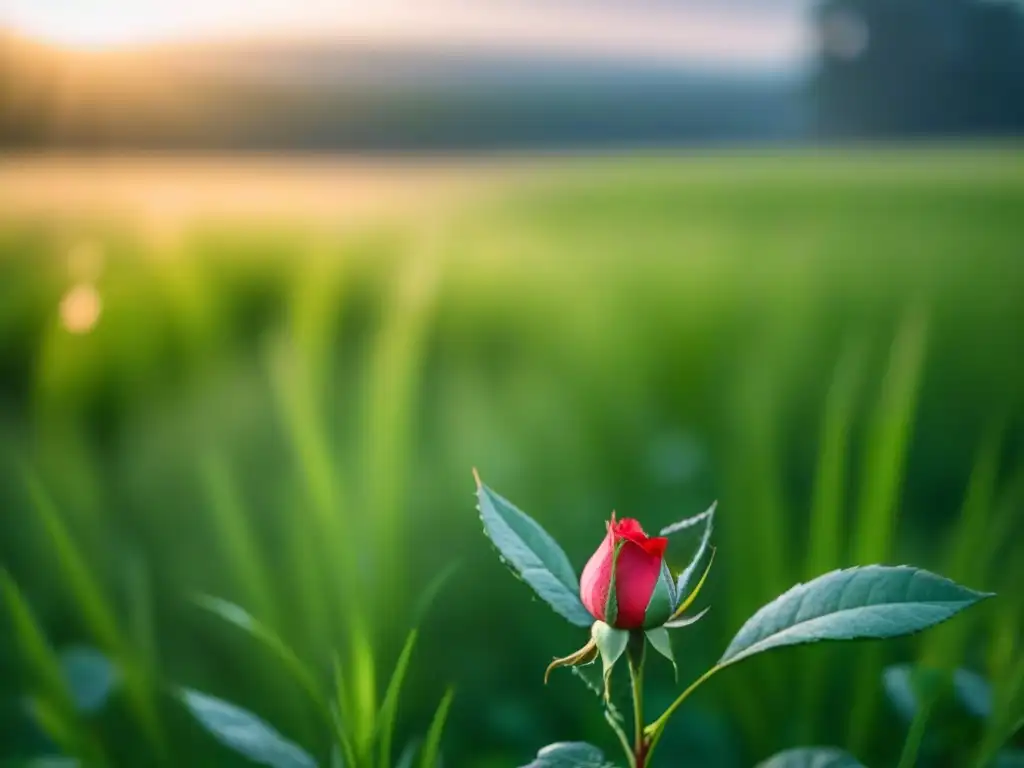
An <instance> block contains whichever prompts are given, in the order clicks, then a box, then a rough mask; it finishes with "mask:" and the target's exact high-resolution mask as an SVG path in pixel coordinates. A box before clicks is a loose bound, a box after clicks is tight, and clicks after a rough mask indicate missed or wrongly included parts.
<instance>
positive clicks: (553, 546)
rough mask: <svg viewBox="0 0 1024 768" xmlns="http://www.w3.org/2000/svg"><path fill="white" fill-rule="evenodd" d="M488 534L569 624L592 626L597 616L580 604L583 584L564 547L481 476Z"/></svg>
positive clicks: (481, 502) (481, 506)
mask: <svg viewBox="0 0 1024 768" xmlns="http://www.w3.org/2000/svg"><path fill="white" fill-rule="evenodd" d="M477 499H478V501H479V510H480V518H481V520H483V523H484V531H485V532H486V533H487V535H488V537H490V539H491V541H493V542H494V546H496V547H497V548H498V551H499V552H500V553H501V556H502V559H503V560H504V561H505V563H506V564H507V565H509V567H511V568H512V570H513V571H515V572H516V574H518V575H519V576H520V578H522V579H523V581H525V582H526V583H527V584H529V585H530V586H531V587H532V588H533V591H534V592H536V593H537V594H538V595H539V596H540V597H541V599H542V600H544V601H545V602H546V603H547V604H548V605H550V606H551V607H552V608H554V609H555V611H556V612H557V613H558V614H559V615H560V616H562V618H564V619H565V620H566V621H568V622H570V623H571V624H575V625H576V626H578V627H589V626H590V625H591V624H592V623H593V621H594V617H593V616H591V615H590V612H589V611H587V609H586V608H585V607H584V606H583V603H582V602H580V597H579V595H580V584H579V581H578V580H577V578H576V572H575V571H574V570H573V568H572V565H571V564H570V562H569V558H568V557H567V556H566V554H565V552H564V551H562V548H561V547H560V546H558V543H557V542H556V541H555V540H554V539H553V538H551V536H550V535H549V534H548V533H547V531H545V530H544V529H543V528H541V527H540V525H538V524H537V523H536V522H535V521H534V520H533V519H532V518H531V517H529V516H528V515H527V514H526V513H524V512H521V511H520V510H518V509H516V507H515V506H514V505H513V504H512V503H511V502H509V501H508V500H506V499H504V498H502V497H501V496H499V495H498V494H496V493H495V492H494V491H492V490H491V489H490V488H488V487H487V486H486V485H483V483H481V482H480V478H479V477H477Z"/></svg>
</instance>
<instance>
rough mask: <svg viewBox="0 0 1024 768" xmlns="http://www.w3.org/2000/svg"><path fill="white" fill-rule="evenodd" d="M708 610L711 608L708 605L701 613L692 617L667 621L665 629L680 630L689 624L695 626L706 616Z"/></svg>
mask: <svg viewBox="0 0 1024 768" xmlns="http://www.w3.org/2000/svg"><path fill="white" fill-rule="evenodd" d="M710 610H711V606H710V605H709V606H708V607H707V608H705V609H704V610H703V611H701V612H700V613H695V614H694V615H693V616H683V617H682V618H681V619H676V620H675V621H669V622H667V623H666V624H665V629H680V628H681V627H688V626H690V625H691V624H696V623H697V622H698V621H700V620H701V619H703V618H704V616H706V615H707V612H708V611H710Z"/></svg>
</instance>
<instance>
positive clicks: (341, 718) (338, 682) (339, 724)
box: [332, 654, 361, 768]
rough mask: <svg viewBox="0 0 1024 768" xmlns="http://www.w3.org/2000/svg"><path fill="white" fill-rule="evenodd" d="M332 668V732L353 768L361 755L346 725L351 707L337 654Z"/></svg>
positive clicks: (358, 763)
mask: <svg viewBox="0 0 1024 768" xmlns="http://www.w3.org/2000/svg"><path fill="white" fill-rule="evenodd" d="M332 669H333V671H334V734H335V738H336V739H337V743H338V745H339V746H340V747H341V750H342V754H343V755H344V757H345V765H346V766H349V768H355V767H356V766H359V765H360V757H361V756H360V755H359V754H357V752H356V748H355V746H354V745H353V744H352V732H351V726H350V725H346V724H347V723H350V722H351V721H350V719H349V714H350V712H351V708H350V707H349V703H348V698H349V697H348V693H347V690H346V685H345V678H344V676H343V675H342V672H341V661H340V659H338V656H337V654H335V656H334V658H333V659H332Z"/></svg>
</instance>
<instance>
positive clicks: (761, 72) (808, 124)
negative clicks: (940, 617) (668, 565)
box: [0, 0, 1024, 768]
mask: <svg viewBox="0 0 1024 768" xmlns="http://www.w3.org/2000/svg"><path fill="white" fill-rule="evenodd" d="M1022 134H1024V7H1022V5H1021V3H1019V2H1015V1H1014V0H825V1H824V2H812V1H811V0H763V1H761V2H758V1H757V0H717V1H716V2H711V0H639V1H638V0H631V1H630V2H627V1H626V0H589V1H588V2H582V1H577V0H557V2H545V3H541V2H534V1H533V0H521V1H520V2H515V3H512V2H505V1H504V0H488V1H487V2H480V0H476V2H472V1H471V0H461V1H458V0H415V1H414V0H404V1H403V0H388V1H387V2H377V3H373V4H370V3H359V2H354V0H306V2H304V3H301V4H298V3H290V2H286V1H285V0H259V1H257V0H249V1H248V2H243V1H242V0H204V1H203V2H197V1H193V0H178V1H177V2H175V3H165V2H157V0H132V1H131V2H129V0H45V1H44V2H40V0H4V2H3V4H2V7H0V152H2V154H0V586H2V587H3V590H2V594H3V598H4V599H3V600H0V608H2V609H0V761H3V760H8V761H11V764H12V765H15V764H16V765H20V764H22V763H21V762H18V761H23V760H26V759H28V758H31V757H33V756H37V755H44V754H48V755H53V754H58V753H59V752H60V751H61V750H63V751H64V752H65V753H69V754H72V755H74V756H77V757H79V758H81V759H83V760H84V761H86V762H90V761H92V762H95V763H96V764H101V765H103V764H105V765H110V766H115V765H116V766H121V765H123V766H141V765H147V766H148V765H154V766H161V765H197V766H200V765H217V766H226V765H236V764H237V765H244V764H246V763H245V762H244V761H243V760H241V759H240V758H236V757H235V756H233V755H232V754H231V753H230V752H229V751H227V750H225V749H224V748H223V747H222V746H220V745H219V744H218V743H217V742H216V741H215V740H213V739H212V738H211V737H210V736H209V735H208V734H206V733H205V732H203V731H201V730H200V729H199V728H198V727H197V726H196V725H195V724H194V723H193V722H192V721H191V720H190V718H189V717H188V714H187V713H186V712H185V711H184V709H183V707H182V706H181V703H180V702H179V701H178V700H177V699H176V698H175V697H174V695H173V692H174V691H175V690H176V689H177V688H178V687H179V686H187V687H190V688H195V689H198V690H201V691H204V692H207V693H209V694H211V695H214V696H217V697H220V698H223V699H226V700H228V701H232V702H235V703H237V704H238V705H240V706H243V707H245V708H247V709H249V710H251V711H252V712H254V713H256V714H258V715H259V716H260V717H261V718H263V719H265V720H266V721H268V722H270V723H272V724H273V725H274V727H275V728H277V729H278V730H279V731H280V732H281V733H283V734H284V735H286V736H287V737H288V738H289V739H292V740H294V741H295V742H297V743H300V744H302V745H303V747H304V748H305V749H307V750H308V751H309V752H311V753H312V754H314V755H315V756H316V757H317V759H318V760H319V761H320V764H322V765H326V764H327V760H328V758H327V756H328V753H329V738H330V736H329V734H328V732H327V730H326V729H325V728H324V727H321V726H320V725H319V721H317V719H316V713H315V712H313V711H312V708H311V706H310V704H309V703H308V701H307V699H306V698H305V697H304V696H303V692H302V690H301V687H300V686H297V685H296V683H295V681H294V679H293V677H291V676H290V675H289V671H288V669H287V668H286V666H287V665H282V663H281V662H280V660H279V659H278V658H276V657H275V656H274V655H273V654H272V653H268V651H267V650H266V648H265V647H264V646H263V645H261V644H260V643H258V642H254V640H253V638H251V637H248V636H247V635H246V634H245V633H243V632H240V631H239V630H238V628H237V627H232V626H230V625H229V624H225V623H224V622H222V621H219V620H218V618H217V617H215V616H211V615H210V613H209V612H204V611H203V610H201V609H200V608H199V607H197V605H196V604H195V601H194V598H195V596H196V595H197V594H211V595H216V596H218V597H221V598H224V599H227V600H230V601H232V602H234V603H237V604H238V605H240V606H242V607H244V608H245V609H246V610H247V611H248V612H249V613H251V614H252V616H254V617H255V618H256V619H258V620H259V621H260V622H261V623H262V625H263V626H265V627H266V628H269V630H272V631H273V632H274V633H276V635H277V636H279V638H280V639H281V641H282V642H284V643H286V644H287V645H288V646H290V647H291V648H293V649H294V650H295V653H296V654H297V655H298V656H299V657H301V658H302V659H303V660H304V661H306V662H307V663H308V665H309V666H310V667H311V668H312V669H313V670H315V674H316V676H317V679H318V681H319V680H322V681H323V682H324V684H325V686H329V685H333V683H332V682H331V680H332V671H331V670H332V663H333V661H332V660H334V659H336V660H337V664H336V667H337V669H339V670H340V671H341V678H342V683H341V691H342V692H341V696H342V698H343V699H344V700H345V701H346V702H348V705H349V715H350V717H351V722H349V723H347V724H346V727H350V728H351V729H352V730H353V731H354V732H356V733H357V734H362V735H363V736H366V735H367V734H369V736H366V738H371V737H372V734H373V729H374V727H375V726H374V722H375V721H374V716H373V712H374V711H375V710H376V708H377V707H378V706H379V705H380V703H381V701H382V699H383V698H384V690H385V687H386V685H387V683H388V680H389V678H390V676H391V674H392V671H393V669H394V668H395V666H396V663H397V660H398V658H399V654H400V651H401V648H402V644H403V642H404V640H405V638H406V634H407V633H408V632H409V630H410V629H411V628H412V627H413V626H414V625H416V626H419V635H418V640H417V644H416V646H415V648H414V652H413V655H412V657H411V663H410V665H409V669H408V675H407V677H406V680H405V684H404V686H403V689H402V693H401V696H400V705H399V715H398V719H397V723H396V726H395V729H396V744H398V745H403V744H406V743H408V742H410V741H412V740H415V739H417V738H421V737H422V736H423V735H424V733H425V731H426V730H427V728H428V725H429V723H430V722H431V718H432V717H433V715H434V713H435V710H436V709H437V708H438V702H439V701H440V700H441V698H442V696H443V695H444V693H445V691H446V690H447V688H448V687H449V686H452V687H454V690H455V698H454V703H453V705H452V709H451V711H450V714H449V717H448V720H447V728H446V730H445V733H444V737H443V739H442V753H443V755H444V758H445V764H446V765H449V766H468V767H470V768H473V767H480V768H483V767H484V766H514V765H521V764H522V763H525V762H528V760H529V758H530V757H531V756H532V755H533V754H534V753H535V752H536V750H537V749H538V748H539V747H540V746H542V745H544V744H546V743H548V742H552V741H557V740H565V739H569V740H577V739H579V740H589V741H592V742H594V743H596V744H599V745H601V746H602V747H604V748H606V749H607V750H608V751H609V754H615V752H614V748H615V742H614V739H613V738H612V737H611V732H610V731H609V730H608V729H607V728H606V725H605V723H604V720H603V714H602V709H601V706H600V702H599V700H598V698H597V697H596V696H595V695H594V694H593V693H592V692H590V691H588V689H587V687H586V686H585V685H584V684H583V681H581V680H579V679H576V677H574V676H573V675H572V674H570V673H568V672H566V673H564V674H563V673H555V674H554V675H553V677H552V680H551V682H550V684H549V685H548V686H547V687H545V686H544V685H543V684H542V677H543V671H544V668H545V666H546V665H547V663H548V662H549V661H550V660H551V658H552V657H554V656H562V655H565V654H567V653H569V652H571V651H573V650H575V649H576V648H578V647H579V646H580V645H582V644H583V642H584V639H585V638H584V637H582V635H581V632H580V631H579V630H575V629H573V628H571V627H567V626H563V623H562V621H561V620H560V619H559V618H558V617H557V616H556V615H555V614H554V613H552V612H551V611H550V610H549V609H548V608H547V607H546V606H545V605H544V604H543V603H540V602H537V601H535V600H531V597H530V593H529V590H528V588H527V587H526V586H525V585H523V584H522V583H520V582H518V581H517V580H516V579H514V578H512V577H511V576H510V575H509V574H508V573H507V572H506V570H505V569H504V568H503V567H502V565H501V564H500V563H499V561H498V558H497V557H496V555H495V553H494V551H493V549H492V548H491V546H490V544H489V543H488V542H487V540H486V539H485V537H484V536H483V534H482V529H481V525H480V523H479V520H478V519H477V516H476V510H475V500H474V497H473V490H474V485H473V479H472V475H471V468H472V467H474V466H475V467H478V468H479V470H480V472H481V474H482V476H483V478H484V480H485V482H487V483H488V485H490V486H491V487H493V488H494V489H496V490H497V491H498V492H499V493H501V494H503V495H505V496H507V497H508V498H509V499H511V500H512V501H513V502H515V503H516V504H518V505H519V506H520V507H521V508H523V509H524V510H525V511H527V512H528V513H530V514H531V515H533V516H534V517H535V518H536V519H537V520H538V521H540V522H541V524H542V525H544V526H545V527H546V528H547V529H548V530H549V531H550V532H551V533H552V534H553V535H554V536H555V537H556V538H557V539H558V540H559V541H561V542H563V544H564V546H565V548H566V550H567V551H568V552H569V554H570V556H571V557H572V559H573V561H574V563H575V564H576V565H577V567H578V568H582V566H583V564H584V563H585V561H586V559H587V558H588V557H589V555H590V554H591V552H592V551H593V549H594V548H595V547H596V546H597V544H598V542H599V541H600V539H601V538H602V536H603V533H604V521H605V520H607V518H608V516H609V514H610V512H611V511H612V510H613V509H615V510H617V511H618V513H619V514H620V515H631V516H636V517H638V518H640V519H641V520H642V521H643V522H644V524H645V526H646V528H647V529H648V530H657V529H658V528H659V527H661V526H663V525H666V524H668V523H670V522H673V521H675V520H677V519H680V518H682V517H685V516H688V515H692V514H696V513H697V512H700V511H702V510H703V509H705V508H706V507H707V506H708V505H709V504H710V503H711V502H712V501H713V500H715V499H717V500H718V501H719V508H718V510H719V511H718V525H717V532H716V536H715V541H716V543H717V546H718V553H717V556H716V562H715V568H714V571H713V572H712V574H711V577H710V579H709V582H708V586H707V587H706V590H705V592H704V593H703V596H702V598H701V600H700V601H699V602H700V604H701V607H703V605H711V606H712V609H711V612H710V613H709V614H708V616H707V618H705V619H704V620H703V621H702V622H701V623H699V624H697V625H695V626H694V627H692V628H689V629H687V630H682V631H680V632H679V633H677V634H676V636H675V648H676V656H677V658H678V659H679V660H680V681H681V682H682V683H686V682H688V681H689V680H691V679H692V678H693V677H694V676H696V675H697V674H699V673H700V672H702V671H703V670H704V669H705V668H706V667H707V666H709V665H710V664H712V663H713V662H714V661H715V660H716V659H717V658H718V656H719V655H720V654H721V652H722V650H723V649H724V648H725V646H726V644H727V643H728V641H729V639H730V638H731V636H732V635H733V633H734V632H735V631H736V630H737V629H738V628H739V626H740V625H741V624H742V623H743V621H744V620H745V619H746V618H747V617H748V616H749V615H750V614H751V613H752V612H753V611H754V610H755V609H756V608H758V607H759V606H760V605H762V604H763V603H765V602H767V601H768V600H770V599H771V598H773V597H774V596H775V595H777V594H778V593H779V592H781V591H782V590H784V589H786V588H788V587H789V586H790V585H792V584H793V583H795V582H797V581H801V580H806V579H808V578H811V577H813V576H815V575H818V574H820V573H822V572H825V571H828V570H831V569H833V568H836V567H842V566H848V565H852V564H855V563H869V562H881V563H888V564H898V563H904V562H910V563H913V564H915V565H919V566H922V567H926V568H929V569H931V570H934V571H937V572H939V573H942V574H944V575H947V576H950V577H952V578H955V579H957V580H959V581H961V582H963V583H965V584H966V585H968V586H970V587H973V588H977V589H986V590H994V591H997V592H999V597H998V598H997V599H995V600H992V601H988V602H987V603H985V604H984V605H982V606H981V607H979V608H977V609H974V610H973V611H971V612H969V613H968V614H965V615H964V616H961V617H959V618H957V619H956V620H955V621H954V622H951V623H950V624H949V625H948V626H945V627H943V628H941V629H939V630H934V631H931V632H929V633H926V634H925V635H922V636H920V637H917V638H910V639H908V640H905V641H899V642H890V643H888V644H886V645H885V646H884V647H881V646H879V645H876V644H863V645H846V646H842V647H838V646H837V647H808V648H798V649H794V650H791V651H777V652H774V653H773V654H768V655H766V656H764V657H760V658H758V659H756V660H752V661H750V662H749V663H747V664H746V665H745V666H744V667H742V668H737V669H734V670H730V671H728V672H726V673H724V674H722V675H721V676H720V677H718V678H716V679H715V680H714V681H713V682H712V683H711V684H709V686H708V687H707V688H706V689H702V690H701V691H700V693H699V694H698V695H696V696H695V697H693V698H692V699H691V700H690V701H689V702H688V704H687V705H686V706H685V707H684V708H683V709H682V711H681V713H680V715H679V716H678V719H677V720H676V721H674V724H673V726H672V727H671V728H670V729H669V731H668V733H667V735H666V737H665V740H664V742H663V744H664V746H663V748H662V749H663V754H662V759H663V761H664V764H665V765H683V764H685V765H694V766H722V767H723V768H729V767H730V766H737V767H739V766H750V765H753V764H754V763H755V762H756V761H757V760H760V759H763V758H764V757H766V756H767V755H769V754H771V753H772V752H773V751H775V750H778V749H782V748H784V747H787V746H795V745H798V744H835V745H838V746H844V747H847V748H848V749H850V750H851V751H853V752H854V753H855V754H856V755H857V756H858V757H860V758H861V759H862V760H863V761H864V762H865V763H866V764H868V765H872V766H881V765H895V764H896V761H897V759H898V756H899V755H900V750H901V748H902V745H903V743H904V739H905V737H906V734H907V731H908V727H909V722H908V720H907V719H906V717H905V715H906V712H905V710H901V709H900V708H899V707H894V706H893V704H892V703H891V702H890V700H889V699H888V698H887V696H886V690H885V686H884V685H883V679H882V671H883V669H884V668H885V667H886V665H887V664H892V663H896V662H899V663H917V662H920V663H922V664H926V665H929V666H932V667H936V668H939V669H949V670H952V669H956V668H963V669H967V670H970V671H971V672H973V673H975V674H976V675H978V676H980V678H984V679H985V680H987V681H989V685H990V688H989V689H987V693H986V695H987V696H988V697H989V698H988V699H987V701H988V707H987V709H986V710H985V711H984V713H982V716H981V717H979V716H977V715H978V713H977V712H974V714H972V713H971V712H965V711H960V710H958V709H957V706H958V705H957V703H956V701H955V699H956V697H955V696H951V697H950V701H949V702H947V704H948V709H949V712H944V711H942V712H940V711H937V712H936V714H934V715H933V716H932V718H931V720H930V724H929V723H922V724H920V725H919V727H925V728H926V730H925V740H924V742H923V743H924V747H923V755H924V757H925V758H927V759H931V760H932V762H931V763H926V762H923V763H922V764H932V765H944V766H958V767H959V766H968V765H974V764H975V763H973V762H971V761H972V760H975V759H976V757H977V755H979V754H981V752H979V751H978V749H979V747H978V745H991V744H998V742H999V741H1000V740H1001V739H1002V738H1003V737H1005V736H1007V735H1009V734H1011V733H1012V732H1013V724H1014V723H1017V722H1018V721H1019V719H1020V718H1021V716H1022V715H1024V636H1022V628H1024V594H1022V593H1021V590H1020V585H1021V584H1022V583H1024V538H1022V534H1024V520H1022V518H1021V506H1022V504H1024V453H1022V449H1024V442H1022V429H1021V428H1022V420H1021V417H1022V415H1024V355H1022V344H1024V338H1022V336H1021V329H1022V328H1024V263H1022V261H1021V259H1022V253H1024V151H1022V150H1024V148H1022V145H1021V143H1020V138H1021V136H1022ZM688 543H689V542H685V541H681V542H678V543H674V544H673V548H672V549H670V559H671V560H672V563H673V565H674V566H675V567H677V568H681V567H682V566H683V565H685V564H686V562H687V559H688V556H689V555H690V553H691V551H692V548H688V547H687V544H688ZM453 563H454V564H456V565H455V567H456V570H455V571H454V572H451V571H450V566H452V564H453ZM446 572H448V573H450V576H449V578H448V579H447V580H445V582H444V584H443V586H442V587H441V589H440V591H439V593H438V594H437V596H436V598H435V600H434V601H433V605H432V607H430V609H429V610H427V611H425V612H424V611H419V610H418V609H417V606H419V605H420V600H421V598H422V597H423V595H424V592H425V590H426V588H427V585H428V584H430V583H431V581H432V580H433V579H435V577H436V576H437V575H438V574H443V573H446ZM98 653H99V654H102V655H98ZM104 665H107V666H104ZM652 674H654V675H655V676H656V677H655V678H654V679H653V680H652V681H651V682H650V683H649V691H648V692H649V707H650V709H651V711H652V712H654V711H658V710H659V709H660V708H661V707H662V706H664V705H665V704H667V703H668V702H669V701H671V699H672V698H673V697H674V695H675V693H676V692H677V691H678V690H680V688H679V687H678V686H677V685H676V684H675V683H674V681H673V679H672V675H671V670H670V668H669V667H668V666H667V664H666V665H661V666H658V664H654V665H653V670H652ZM63 678H66V679H67V684H68V686H70V690H71V693H72V696H73V698H74V702H73V704H74V706H73V707H70V709H68V708H65V709H67V710H68V711H65V710H61V709H60V707H56V709H54V706H55V705H54V704H53V701H52V696H54V695H56V697H57V698H58V699H59V698H60V695H59V693H58V694H54V691H55V690H56V691H58V692H59V690H60V689H61V687H62V683H61V680H62V679H63ZM621 692H624V688H623V687H622V686H620V693H621ZM48 697H50V698H48ZM620 704H622V705H623V706H624V705H625V702H620ZM943 718H948V719H943ZM359 738H362V736H360V737H359ZM397 752H398V748H397V747H396V754H397ZM233 761H235V762H233Z"/></svg>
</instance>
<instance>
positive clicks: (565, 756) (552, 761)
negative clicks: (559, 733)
mask: <svg viewBox="0 0 1024 768" xmlns="http://www.w3.org/2000/svg"><path fill="white" fill-rule="evenodd" d="M521 768H613V766H612V764H611V763H609V762H608V761H607V760H605V758H604V753H603V752H602V751H601V750H600V749H598V748H597V747H595V746H593V745H592V744H587V743H586V742H583V741H559V742H556V743H555V744H548V746H546V747H544V748H543V749H542V750H541V751H540V752H538V753H537V758H536V759H535V760H534V761H533V762H531V763H529V764H528V765H524V766H521Z"/></svg>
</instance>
